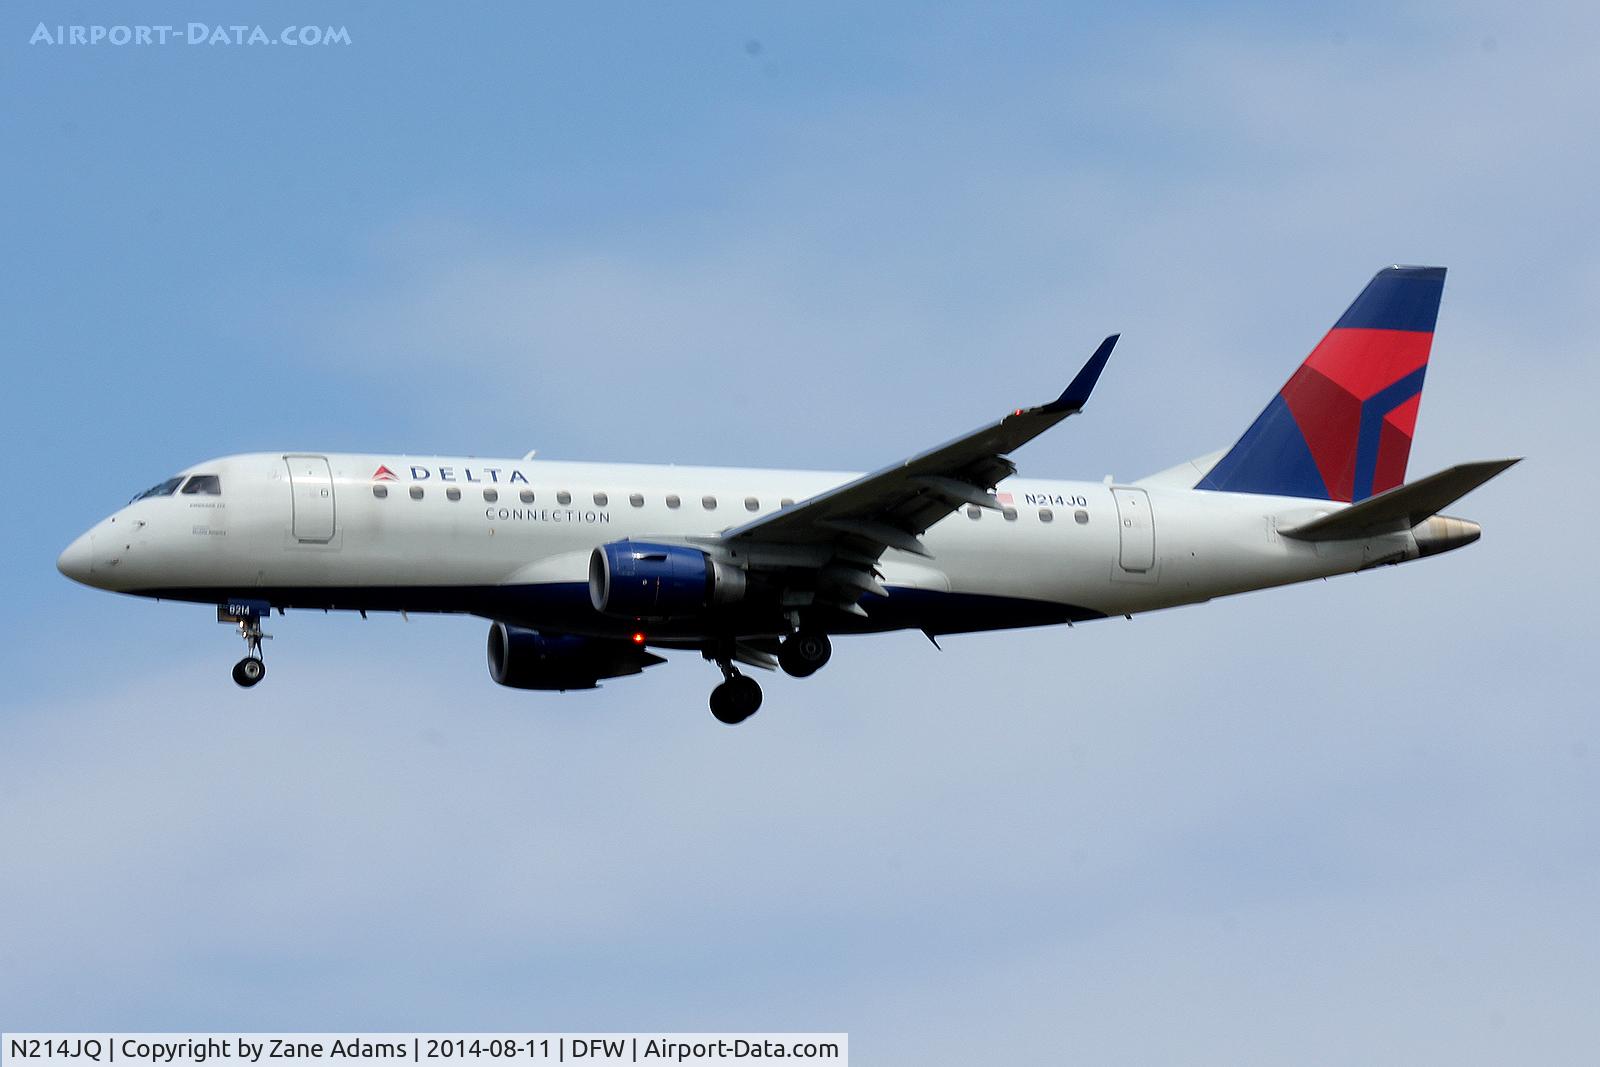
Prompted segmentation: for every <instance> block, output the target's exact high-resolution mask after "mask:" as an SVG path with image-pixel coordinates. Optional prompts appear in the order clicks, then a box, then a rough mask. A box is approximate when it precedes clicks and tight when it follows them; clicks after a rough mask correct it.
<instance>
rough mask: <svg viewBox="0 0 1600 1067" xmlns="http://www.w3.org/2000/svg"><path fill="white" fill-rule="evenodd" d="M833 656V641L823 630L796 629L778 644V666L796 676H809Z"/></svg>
mask: <svg viewBox="0 0 1600 1067" xmlns="http://www.w3.org/2000/svg"><path fill="white" fill-rule="evenodd" d="M832 656H833V643H832V642H831V641H829V640H828V635H827V634H825V633H823V632H822V631H821V630H796V631H795V632H794V633H792V634H790V635H789V636H788V637H786V638H785V639H784V642H783V644H782V645H780V646H778V666H780V667H782V668H783V672H784V673H785V674H787V675H789V676H791V677H794V678H809V677H810V676H811V675H813V674H816V673H817V672H818V671H820V670H821V669H822V668H823V667H824V666H826V665H827V662H828V660H829V659H830V658H832Z"/></svg>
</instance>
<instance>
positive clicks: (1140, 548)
mask: <svg viewBox="0 0 1600 1067" xmlns="http://www.w3.org/2000/svg"><path fill="white" fill-rule="evenodd" d="M1111 495H1112V497H1114V498H1115V499H1116V502H1117V533H1118V534H1119V535H1120V536H1121V538H1122V550H1121V554H1120V555H1119V556H1118V563H1119V564H1120V565H1121V567H1122V569H1123V570H1125V571H1130V572H1132V573H1134V574H1148V573H1149V572H1150V571H1152V570H1154V569H1155V565H1156V527H1155V523H1154V521H1152V520H1151V518H1150V495H1149V494H1148V493H1146V492H1145V491H1144V490H1143V489H1112V490H1111Z"/></svg>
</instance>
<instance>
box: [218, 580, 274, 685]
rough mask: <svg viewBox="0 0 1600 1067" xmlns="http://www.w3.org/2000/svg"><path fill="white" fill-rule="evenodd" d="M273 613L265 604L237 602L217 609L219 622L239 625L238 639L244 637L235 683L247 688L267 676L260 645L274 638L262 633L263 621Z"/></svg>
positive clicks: (236, 664)
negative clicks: (242, 657)
mask: <svg viewBox="0 0 1600 1067" xmlns="http://www.w3.org/2000/svg"><path fill="white" fill-rule="evenodd" d="M271 610H272V606H271V605H270V604H267V603H266V602H264V601H261V602H257V601H251V602H249V603H237V602H236V603H232V604H228V605H226V606H223V607H218V608H217V621H218V622H232V623H237V624H238V626H239V636H240V637H242V638H244V648H245V653H244V659H242V660H240V661H239V662H238V663H235V664H234V665H233V680H234V681H235V682H237V683H238V684H239V686H240V687H242V688H244V689H249V688H250V687H251V686H253V685H255V684H256V683H257V682H259V681H261V679H263V678H265V677H266V676H267V664H266V662H265V661H264V660H263V659H262V658H261V642H263V641H270V640H272V635H271V634H264V633H262V632H261V620H262V619H263V618H264V617H265V616H266V615H267V613H268V612H270V611H271Z"/></svg>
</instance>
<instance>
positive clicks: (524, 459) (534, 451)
mask: <svg viewBox="0 0 1600 1067" xmlns="http://www.w3.org/2000/svg"><path fill="white" fill-rule="evenodd" d="M538 454H539V450H538V449H537V448H530V449H528V451H527V452H525V453H523V456H522V462H524V463H526V462H528V460H530V459H532V458H533V457H534V456H537V455H538Z"/></svg>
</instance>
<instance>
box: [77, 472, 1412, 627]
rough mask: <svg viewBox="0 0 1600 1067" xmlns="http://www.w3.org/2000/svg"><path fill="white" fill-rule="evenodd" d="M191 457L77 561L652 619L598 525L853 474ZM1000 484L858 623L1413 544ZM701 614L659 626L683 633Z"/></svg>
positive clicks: (1267, 577) (219, 588)
mask: <svg viewBox="0 0 1600 1067" xmlns="http://www.w3.org/2000/svg"><path fill="white" fill-rule="evenodd" d="M385 472H387V473H385ZM185 474H211V475H215V476H216V489H217V491H216V492H214V493H213V492H195V493H186V492H171V493H168V494H166V495H156V496H150V497H146V498H143V499H138V500H135V501H134V502H132V503H130V504H129V505H128V506H126V507H124V508H122V509H121V510H119V511H117V512H116V513H115V514H113V515H111V516H109V517H107V518H106V519H104V520H102V521H101V522H100V523H98V524H97V525H95V526H94V527H93V528H92V529H91V530H90V531H89V532H87V533H85V534H84V535H83V536H82V537H80V538H79V539H78V540H77V541H75V542H74V543H73V545H72V546H71V547H69V548H68V550H67V551H66V552H65V553H63V555H62V560H61V567H62V570H63V571H65V572H67V573H68V574H69V575H71V576H72V577H74V578H77V579H78V580H80V581H83V582H86V583H87V584H90V585H93V586H97V587H100V588H104V589H110V590H116V591H120V592H127V593H134V594H139V595H146V596H157V597H162V598H171V599H181V600H193V601H200V602H215V603H219V604H220V603H224V602H226V601H228V600H230V599H233V598H241V597H243V598H252V599H256V600H261V601H268V602H270V603H271V604H272V605H273V606H275V607H280V608H284V607H287V608H298V607H308V608H309V607H319V608H340V609H353V610H410V611H448V612H468V613H473V614H478V615H484V616H486V617H491V618H497V619H500V620H502V621H508V622H515V623H517V624H519V625H526V626H534V627H538V626H543V627H548V628H551V629H556V630H560V631H563V632H569V633H577V634H591V635H615V634H620V633H627V632H629V631H630V630H632V629H633V628H634V627H635V626H636V625H637V623H636V622H635V621H633V620H626V619H615V618H610V617H608V616H605V615H602V614H601V613H599V612H597V611H596V610H595V609H594V608H593V606H592V605H591V604H590V600H589V595H588V577H589V571H588V568H589V560H590V555H591V553H592V552H593V550H594V549H595V548H596V547H597V546H599V545H602V544H605V543H607V542H611V541H618V540H622V539H634V540H645V541H649V540H672V541H684V540H687V539H694V538H715V537H716V536H717V535H718V534H719V533H720V532H721V531H724V530H727V529H730V528H732V527H736V526H740V525H743V524H744V523H747V522H749V521H751V520H752V519H755V518H758V517H760V516H761V515H763V514H767V513H770V512H773V511H776V510H778V509H779V508H780V507H784V506H788V505H789V504H792V503H793V502H794V501H803V500H805V499H806V498H808V497H812V496H815V495H816V494H818V493H820V492H822V491H824V490H827V489H830V488H833V487H835V486H838V485H840V484H843V483H845V482H847V481H850V480H851V479H852V478H855V477H856V475H854V474H851V473H848V472H836V471H788V470H754V469H740V468H719V467H674V466H655V465H632V464H593V463H567V462H552V461H546V460H511V459H503V460H493V459H474V458H467V457H454V458H451V457H425V458H423V457H409V456H399V455H382V454H378V455H353V454H322V453H315V454H311V453H256V454H249V455H236V456H229V457H226V458H223V459H218V460H215V461H211V462H208V463H203V464H199V465H197V466H195V467H192V468H190V469H189V470H188V471H186V472H185ZM390 475H392V478H391V477H390ZM997 495H998V496H999V499H1000V501H1001V502H1002V503H1004V504H1007V505H1008V506H1007V508H1006V510H1005V511H1004V512H1003V513H1002V512H996V511H992V510H979V509H976V508H963V509H961V510H958V511H956V512H955V513H954V514H952V515H950V516H949V517H948V518H945V519H944V520H942V521H940V522H938V523H937V524H936V525H934V526H933V527H932V528H931V529H929V530H928V531H927V533H926V534H925V535H924V537H923V539H922V540H923V542H924V543H925V545H926V546H927V548H928V550H929V551H930V552H931V553H932V557H931V558H922V557H919V556H914V555H909V554H906V553H904V552H900V551H897V550H893V549H891V550H890V551H888V552H887V553H886V554H885V555H884V556H883V558H882V561H881V563H880V565H879V570H880V571H881V573H882V576H883V578H882V581H883V585H884V586H885V587H886V588H887V590H888V591H889V593H890V596H889V597H888V599H887V600H885V599H884V598H882V597H878V596H874V595H866V596H864V597H863V598H862V600H861V606H862V607H863V608H864V609H865V611H866V613H867V614H866V616H865V617H864V618H857V619H855V620H854V622H853V623H852V624H851V625H850V626H849V627H846V628H854V629H858V630H886V629H897V628H907V627H909V628H918V629H924V630H927V631H928V632H930V633H953V632H960V631H963V630H981V629H995V628H1002V627H1010V626H1027V625H1036V624H1041V623H1050V622H1062V621H1071V620H1074V619H1088V618H1098V617H1103V616H1110V615H1124V614H1133V613H1135V612H1141V611H1148V610H1151V609H1154V608H1163V607H1171V606H1173V605H1178V604H1187V603H1194V602H1197V601H1203V600H1207V599H1210V598H1211V597H1216V596H1222V595H1225V594H1229V593H1237V592H1242V591H1245V590H1250V589H1259V588H1264V587H1267V586H1274V585H1283V584H1286V583H1290V582H1297V581H1304V580H1306V579H1310V578H1320V577H1326V576H1328V575H1333V574H1339V573H1345V572H1349V571H1355V570H1360V569H1362V568H1364V567H1368V566H1372V565H1374V564H1377V563H1383V562H1397V561H1400V560H1403V559H1410V558H1415V557H1416V556H1417V555H1418V554H1419V552H1418V549H1417V544H1416V541H1415V539H1414V537H1413V536H1412V535H1411V534H1410V533H1409V532H1402V533H1393V534H1386V535H1383V536H1381V537H1376V538H1372V539H1368V540H1362V541H1337V542H1319V543H1308V542H1304V541H1297V540H1291V539H1287V538H1284V537H1281V536H1280V535H1279V534H1278V528H1279V526H1280V524H1282V525H1284V526H1288V525H1291V524H1293V523H1298V522H1305V521H1307V520H1309V519H1311V518H1313V517H1315V516H1316V515H1318V514H1321V513H1325V512H1329V511H1333V510H1337V509H1338V508H1341V507H1344V506H1345V505H1342V504H1337V503H1331V502H1326V501H1312V500H1305V499H1299V498H1284V497H1269V496H1260V495H1253V494H1235V493H1219V492H1208V491H1196V490H1192V489H1185V488H1176V487H1170V486H1162V485H1159V484H1149V485H1131V486H1115V485H1105V484H1100V483H1089V482H1065V481H1045V480H1037V479H1024V478H1013V479H1010V480H1008V481H1006V482H1004V483H1003V484H1001V485H1000V486H999V487H998V489H997ZM674 502H675V504H674ZM704 626H705V624H703V623H698V622H692V621H691V622H679V623H663V624H662V625H661V626H660V627H658V628H657V629H654V630H652V635H654V634H655V633H657V632H659V633H660V634H661V636H662V637H663V638H672V637H676V638H681V639H686V640H687V639H692V638H693V637H694V636H696V635H697V633H699V632H700V631H702V630H703V629H704Z"/></svg>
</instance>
